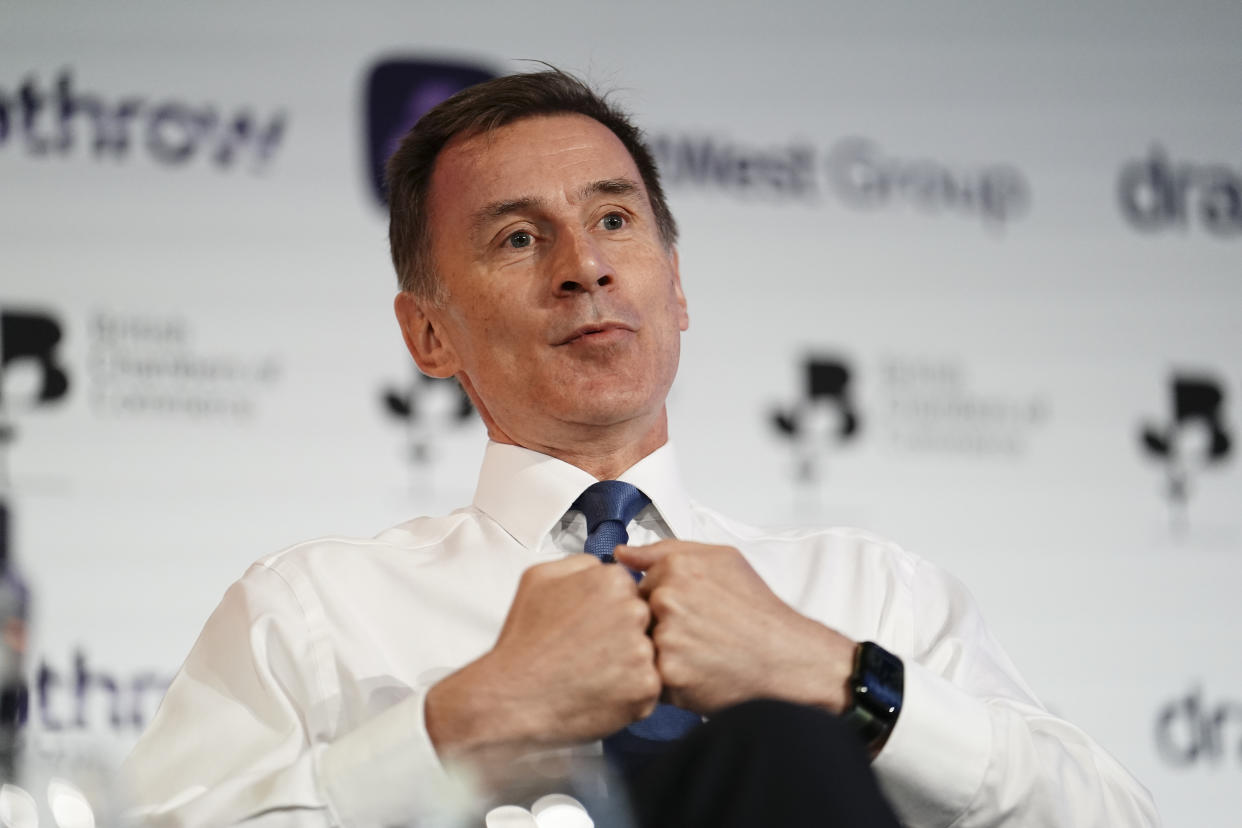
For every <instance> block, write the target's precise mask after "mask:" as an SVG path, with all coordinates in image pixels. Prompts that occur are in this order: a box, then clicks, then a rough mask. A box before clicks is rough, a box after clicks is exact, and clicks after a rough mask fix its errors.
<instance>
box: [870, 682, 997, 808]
mask: <svg viewBox="0 0 1242 828" xmlns="http://www.w3.org/2000/svg"><path fill="white" fill-rule="evenodd" d="M904 668H905V680H904V681H905V687H904V691H903V693H902V705H901V713H900V714H899V715H898V717H897V724H896V725H895V726H894V727H893V732H892V733H891V734H889V737H888V741H887V742H886V743H885V745H884V749H883V750H881V751H880V755H879V756H877V757H876V759H875V761H874V762H873V763H872V767H873V768H874V770H875V773H876V777H877V779H878V780H879V782H880V787H881V788H882V789H883V791H884V794H885V796H887V797H888V801H889V802H890V803H891V804H892V806H893V808H894V809H896V811H897V814H898V816H900V817H901V819H902V824H903V825H907V826H909V827H910V828H939V826H947V825H951V824H952V823H953V821H954V820H955V819H957V818H958V816H960V815H961V813H962V812H963V811H965V810H966V807H967V806H968V805H969V804H970V803H971V801H972V800H973V799H974V797H975V794H976V792H977V791H978V790H979V787H980V785H982V784H983V776H984V773H985V772H986V770H987V766H988V756H989V755H990V752H991V746H992V724H991V718H990V717H989V715H988V710H987V706H986V705H985V704H984V703H983V702H982V701H980V700H979V699H977V698H974V697H973V696H971V695H969V694H967V693H965V692H964V691H962V690H961V689H960V688H958V687H956V686H955V685H953V684H951V683H950V682H948V681H947V680H945V679H944V678H942V677H940V676H938V675H936V674H935V673H933V672H931V671H930V670H928V669H927V668H926V667H924V666H922V665H921V664H918V663H916V662H914V661H912V660H909V659H906V660H905V664H904Z"/></svg>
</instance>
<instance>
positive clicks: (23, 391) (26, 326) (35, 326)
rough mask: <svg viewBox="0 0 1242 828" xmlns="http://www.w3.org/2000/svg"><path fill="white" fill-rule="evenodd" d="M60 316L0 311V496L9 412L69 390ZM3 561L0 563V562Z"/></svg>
mask: <svg viewBox="0 0 1242 828" xmlns="http://www.w3.org/2000/svg"><path fill="white" fill-rule="evenodd" d="M62 336H63V333H62V328H61V324H60V320H59V319H57V318H56V317H55V316H54V315H52V314H51V313H49V312H46V311H42V310H17V309H11V308H10V309H2V310H0V496H3V494H4V493H5V489H6V488H7V485H8V447H9V445H10V444H11V443H13V442H14V441H15V440H16V438H17V425H16V422H15V413H16V412H17V411H19V410H29V409H34V408H39V407H42V406H46V405H49V404H52V403H57V402H59V401H61V400H63V399H64V398H65V396H66V395H67V394H68V393H69V373H68V372H67V371H66V370H65V367H64V365H63V364H62V362H61V360H60V354H59V346H60V340H61V338H62ZM2 564H3V561H0V565H2Z"/></svg>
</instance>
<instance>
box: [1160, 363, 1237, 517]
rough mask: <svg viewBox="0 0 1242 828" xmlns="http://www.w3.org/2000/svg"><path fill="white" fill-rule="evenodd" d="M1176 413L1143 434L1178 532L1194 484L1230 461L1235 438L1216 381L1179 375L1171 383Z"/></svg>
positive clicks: (1170, 401)
mask: <svg viewBox="0 0 1242 828" xmlns="http://www.w3.org/2000/svg"><path fill="white" fill-rule="evenodd" d="M1169 392H1170V395H1169V396H1170V400H1169V403H1170V405H1169V407H1170V408H1171V409H1172V411H1171V414H1170V416H1169V418H1168V419H1161V420H1159V421H1156V422H1151V421H1149V422H1147V423H1145V424H1144V425H1143V426H1142V427H1141V429H1140V438H1141V443H1140V445H1141V447H1142V450H1143V451H1144V453H1146V454H1147V455H1148V456H1149V457H1151V458H1153V459H1155V460H1157V461H1159V462H1160V463H1161V464H1162V465H1163V466H1164V471H1165V496H1166V497H1167V498H1168V500H1169V506H1170V509H1171V512H1172V522H1173V528H1174V530H1175V531H1184V530H1185V529H1186V528H1187V524H1188V518H1187V512H1188V505H1189V502H1190V494H1191V489H1192V487H1193V483H1194V478H1196V477H1197V476H1198V475H1199V473H1200V472H1201V471H1202V470H1204V469H1207V468H1209V467H1212V466H1216V465H1219V464H1221V463H1223V462H1224V461H1225V460H1227V459H1228V458H1229V456H1230V454H1231V452H1232V447H1233V438H1232V437H1231V436H1230V434H1229V431H1228V428H1227V426H1226V424H1225V410H1224V408H1225V391H1224V387H1223V386H1222V385H1221V384H1220V383H1219V382H1218V381H1217V380H1216V379H1214V378H1212V377H1209V376H1205V375H1202V374H1188V373H1179V374H1174V375H1173V376H1172V377H1170V379H1169Z"/></svg>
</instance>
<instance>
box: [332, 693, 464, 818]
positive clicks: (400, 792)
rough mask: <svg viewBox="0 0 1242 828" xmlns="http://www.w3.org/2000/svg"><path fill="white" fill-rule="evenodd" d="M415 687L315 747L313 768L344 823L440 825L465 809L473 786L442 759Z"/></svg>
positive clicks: (333, 809) (333, 808)
mask: <svg viewBox="0 0 1242 828" xmlns="http://www.w3.org/2000/svg"><path fill="white" fill-rule="evenodd" d="M426 694H427V688H420V689H418V690H417V691H416V692H415V693H414V694H413V695H411V696H409V697H407V698H405V699H403V700H402V701H400V702H398V703H397V704H395V705H393V706H392V707H390V708H388V709H387V710H385V711H384V712H382V713H380V714H379V715H377V716H374V717H373V718H371V719H370V720H369V721H367V722H366V724H364V725H363V726H361V727H359V728H356V729H355V730H353V731H351V732H350V733H348V734H347V735H345V736H343V737H341V738H339V739H337V740H336V741H333V742H331V743H328V744H322V745H319V746H317V756H316V762H315V764H316V772H317V774H318V775H319V780H320V786H321V789H322V790H324V791H325V793H326V794H327V797H328V801H329V807H330V808H331V809H332V811H333V815H334V816H335V818H336V820H337V821H338V822H339V823H340V824H341V825H343V826H347V828H348V826H374V825H392V824H400V825H404V824H407V823H410V822H415V823H417V824H421V823H422V822H423V821H424V820H426V821H429V822H434V823H435V824H439V820H445V819H448V818H452V817H454V816H456V815H458V814H460V813H462V812H463V811H464V810H465V809H467V808H468V807H469V803H470V802H471V801H472V794H471V787H470V785H469V783H468V781H467V779H466V778H465V777H464V776H463V775H461V774H454V773H450V772H449V771H448V769H446V768H445V766H444V765H443V764H442V763H441V762H440V757H439V755H438V754H437V753H436V749H435V746H434V745H433V744H432V742H431V737H430V736H428V734H427V727H426V723H425V719H424V717H423V703H424V701H425V699H426Z"/></svg>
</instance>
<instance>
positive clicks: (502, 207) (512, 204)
mask: <svg viewBox="0 0 1242 828" xmlns="http://www.w3.org/2000/svg"><path fill="white" fill-rule="evenodd" d="M542 205H543V199H541V198H536V197H535V196H523V197H522V198H511V199H505V200H503V201H493V202H492V203H491V204H487V205H484V206H483V207H482V208H480V209H478V210H476V211H475V213H474V217H473V221H471V224H472V225H473V226H474V229H475V230H482V229H484V227H485V226H486V225H487V224H489V223H490V222H493V221H495V220H496V219H499V218H504V217H505V216H507V215H510V214H512V213H520V212H522V211H523V210H529V209H530V208H532V207H540V206H542Z"/></svg>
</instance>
